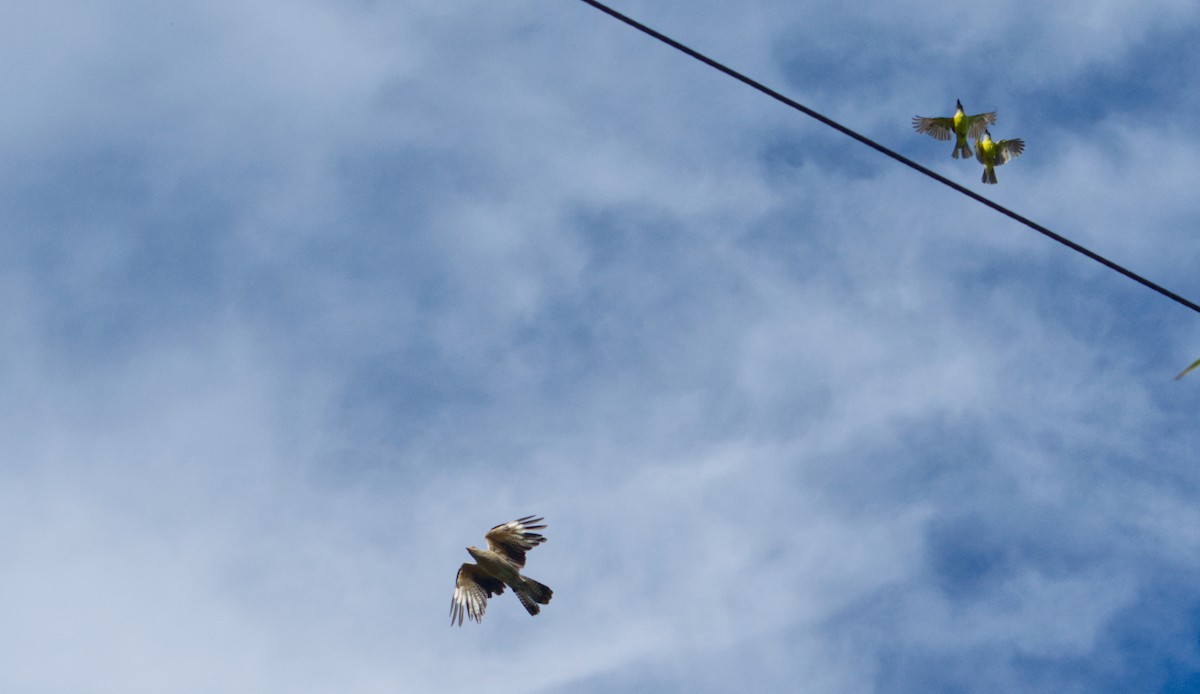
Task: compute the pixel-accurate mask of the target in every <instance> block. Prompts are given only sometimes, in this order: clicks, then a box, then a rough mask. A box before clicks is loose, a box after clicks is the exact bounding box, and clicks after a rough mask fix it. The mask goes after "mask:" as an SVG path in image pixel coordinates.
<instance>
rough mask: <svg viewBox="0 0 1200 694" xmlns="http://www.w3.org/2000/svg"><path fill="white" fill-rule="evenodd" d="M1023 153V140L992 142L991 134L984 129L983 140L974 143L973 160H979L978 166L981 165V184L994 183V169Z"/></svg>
mask: <svg viewBox="0 0 1200 694" xmlns="http://www.w3.org/2000/svg"><path fill="white" fill-rule="evenodd" d="M1024 151H1025V141H1024V140H1022V139H1020V138H1015V139H1012V140H1000V141H999V142H992V134H991V133H990V132H988V131H987V130H986V129H984V131H983V139H982V140H976V142H975V158H976V159H978V160H979V163H980V164H983V182H984V183H995V182H996V167H997V166H1000V165H1001V164H1003V163H1005V162H1007V161H1008V160H1009V159H1016V158H1017V157H1019V156H1021V152H1024Z"/></svg>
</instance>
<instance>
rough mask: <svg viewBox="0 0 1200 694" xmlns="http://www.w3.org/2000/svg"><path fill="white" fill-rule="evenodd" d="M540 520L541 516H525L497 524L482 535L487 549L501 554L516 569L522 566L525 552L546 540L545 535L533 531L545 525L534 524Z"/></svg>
mask: <svg viewBox="0 0 1200 694" xmlns="http://www.w3.org/2000/svg"><path fill="white" fill-rule="evenodd" d="M542 520H543V519H542V518H535V517H533V516H525V517H524V518H518V519H517V520H515V521H509V522H507V523H503V524H501V525H497V526H496V527H494V528H492V529H491V530H489V531H488V533H487V535H484V537H485V538H487V542H488V549H490V550H492V551H493V552H496V553H498V554H501V555H503V556H504V558H505V559H507V560H508V562H509V563H510V564H512V565H513V566H515V567H517V568H518V569H520V568H523V567H524V566H525V552H527V551H529V550H531V549H533V548H534V547H537V546H538V545H540V544H542V543H543V542H545V541H546V538H545V537H543V536H542V535H539V534H538V533H535V532H533V531H534V530H541V529H542V528H544V527H546V526H545V525H544V524H543V525H536V524H537V523H541V522H542Z"/></svg>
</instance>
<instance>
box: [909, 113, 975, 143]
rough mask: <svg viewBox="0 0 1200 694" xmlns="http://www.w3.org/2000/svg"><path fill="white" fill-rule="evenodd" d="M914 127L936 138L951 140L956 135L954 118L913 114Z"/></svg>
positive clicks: (923, 133)
mask: <svg viewBox="0 0 1200 694" xmlns="http://www.w3.org/2000/svg"><path fill="white" fill-rule="evenodd" d="M912 124H913V127H914V128H916V130H917V132H919V133H921V134H922V135H928V136H930V137H932V138H934V139H935V140H949V139H950V138H951V137H952V136H953V135H954V119H953V118H925V117H924V116H913V119H912ZM981 132H982V131H981Z"/></svg>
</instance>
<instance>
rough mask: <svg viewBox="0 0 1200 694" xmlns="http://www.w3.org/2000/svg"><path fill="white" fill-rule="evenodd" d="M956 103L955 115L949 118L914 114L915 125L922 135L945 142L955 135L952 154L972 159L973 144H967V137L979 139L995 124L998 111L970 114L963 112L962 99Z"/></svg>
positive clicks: (954, 156)
mask: <svg viewBox="0 0 1200 694" xmlns="http://www.w3.org/2000/svg"><path fill="white" fill-rule="evenodd" d="M954 104H955V106H956V108H955V111H954V115H953V116H950V117H948V118H926V117H924V116H913V119H912V123H913V127H914V128H916V130H917V132H919V133H921V134H922V135H928V136H930V137H932V138H934V139H935V140H941V141H943V142H944V141H946V140H949V139H950V136H951V135H953V136H954V137H955V140H954V153H953V154H951V155H950V156H951V157H953V158H955V159H958V158H959V156H960V155H961V156H962V158H963V159H970V158H971V145H969V144H967V138H968V137H969V138H971V139H973V140H978V139H979V135H980V134H981V133H983V131H984V130H987V127H988V126H989V125H995V124H996V112H995V111H988V112H987V113H976V114H975V115H973V116H968V115H967V114H966V113H965V112H963V106H962V102H961V101H958V100H955V102H954Z"/></svg>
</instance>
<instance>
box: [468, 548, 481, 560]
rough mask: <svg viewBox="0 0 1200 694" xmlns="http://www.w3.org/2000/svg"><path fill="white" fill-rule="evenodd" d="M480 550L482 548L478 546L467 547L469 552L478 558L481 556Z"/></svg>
mask: <svg viewBox="0 0 1200 694" xmlns="http://www.w3.org/2000/svg"><path fill="white" fill-rule="evenodd" d="M479 552H480V549H479V548H478V547H468V548H467V554H470V555H471V556H472V557H475V558H476V559H478V558H479Z"/></svg>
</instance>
